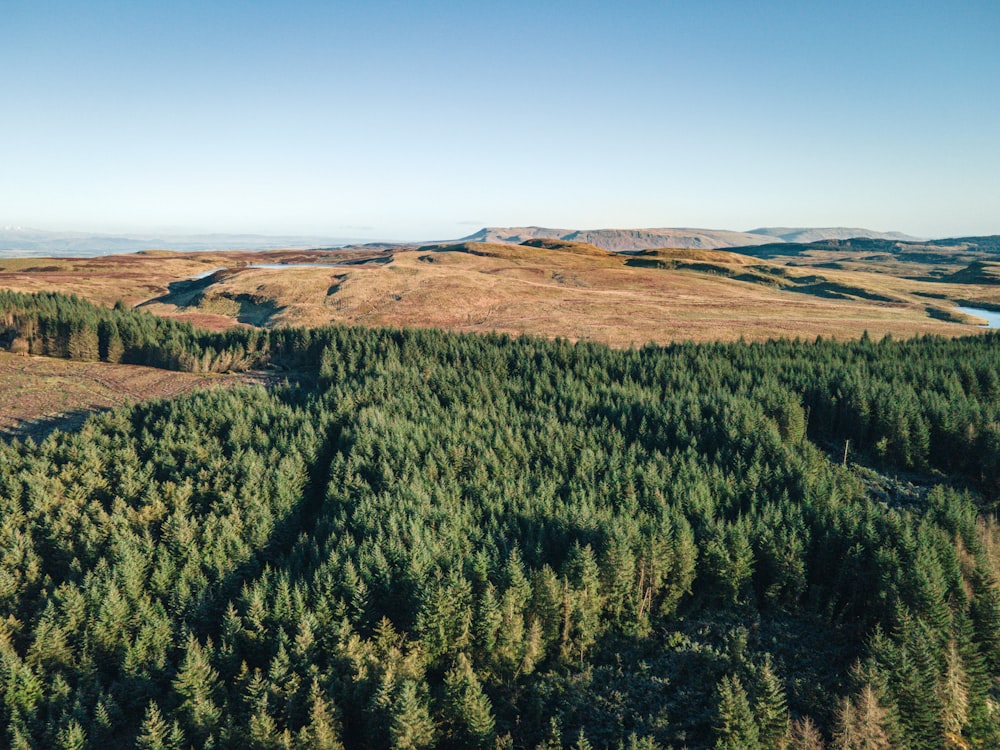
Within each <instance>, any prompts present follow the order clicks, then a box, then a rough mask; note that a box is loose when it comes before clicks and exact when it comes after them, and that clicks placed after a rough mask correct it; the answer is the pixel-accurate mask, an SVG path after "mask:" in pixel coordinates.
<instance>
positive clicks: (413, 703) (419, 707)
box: [389, 680, 435, 750]
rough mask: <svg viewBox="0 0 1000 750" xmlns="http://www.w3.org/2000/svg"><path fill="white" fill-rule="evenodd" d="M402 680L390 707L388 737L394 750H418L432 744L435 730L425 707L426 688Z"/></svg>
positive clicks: (410, 681)
mask: <svg viewBox="0 0 1000 750" xmlns="http://www.w3.org/2000/svg"><path fill="white" fill-rule="evenodd" d="M421 687H422V686H418V685H417V683H416V682H414V681H413V680H404V681H403V682H402V684H401V685H400V686H399V690H398V693H397V695H396V699H395V701H393V705H392V718H391V720H390V724H389V737H390V739H391V742H392V747H393V749H394V750H419V749H420V748H425V747H430V746H431V745H432V744H434V735H435V728H434V722H433V721H432V720H431V715H430V711H429V710H428V707H427V691H426V688H423V689H421Z"/></svg>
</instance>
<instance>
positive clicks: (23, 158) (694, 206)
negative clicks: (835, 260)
mask: <svg viewBox="0 0 1000 750" xmlns="http://www.w3.org/2000/svg"><path fill="white" fill-rule="evenodd" d="M2 16H3V18H2V21H0V70H2V71H3V73H2V74H0V81H2V90H3V110H4V116H3V117H2V118H0V144H2V146H0V154H2V161H3V170H2V176H0V225H11V226H26V227H35V228H41V229H50V230H69V229H74V230H83V231H107V232H138V231H155V232H253V233H267V234H299V235H323V236H336V237H351V238H373V239H376V238H378V239H430V238H448V237H457V236H461V235H464V234H468V233H470V232H472V231H475V230H476V229H478V228H479V227H481V226H485V225H508V226H509V225H513V226H523V225H526V224H539V225H544V226H556V227H575V228H596V227H641V226H646V227H649V226H694V227H715V228H723V229H734V230H747V229H752V228H754V227H759V226H769V225H770V226H773V225H779V226H858V227H861V226H864V227H870V228H872V229H877V230H898V231H902V232H907V233H909V234H911V235H917V236H921V237H942V236H956V235H973V234H990V233H995V232H998V231H1000V226H998V223H997V206H998V205H1000V177H998V175H1000V148H998V147H997V141H996V134H997V133H998V132H1000V99H998V97H997V96H996V82H997V81H998V80H1000V53H998V52H997V50H998V49H1000V38H998V37H1000V5H998V4H997V3H995V2H993V1H992V0H984V1H982V2H976V1H968V2H959V3H944V2H921V3H912V2H902V1H895V2H881V3H877V4H869V3H861V2H844V3H836V4H827V5H816V4H813V3H808V4H803V3H798V2H767V3H759V2H754V3H750V2H706V3H698V4H685V3H663V2H634V3H628V4H625V5H618V4H610V3H593V2H572V3H571V2H545V3H537V2H531V3H528V2H512V3H499V4H478V3H467V2H434V3H429V2H383V1H377V2H364V3H362V2H335V3H326V2H292V3H277V2H252V3H246V2H240V3H237V2H214V3H200V2H199V3H195V2H174V3H169V4H157V5H150V4H145V3H124V2H89V3H79V2H46V3H38V2H26V1H22V0H14V1H13V2H7V3H4V6H3V12H2Z"/></svg>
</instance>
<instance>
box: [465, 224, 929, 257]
mask: <svg viewBox="0 0 1000 750" xmlns="http://www.w3.org/2000/svg"><path fill="white" fill-rule="evenodd" d="M854 237H863V238H868V239H882V240H891V241H912V240H916V238H915V237H910V236H909V235H906V234H902V233H900V232H873V231H872V230H870V229H849V228H845V227H831V228H823V229H810V228H801V227H799V228H794V227H762V228H760V229H754V230H752V231H750V232H733V231H729V230H726V229H690V228H658V229H586V230H580V229H556V228H552V227H483V228H482V229H480V230H479V231H478V232H476V233H474V234H470V235H469V236H468V237H462V238H461V239H460V240H458V241H459V242H502V243H509V244H521V243H523V242H525V241H527V240H533V239H541V238H545V239H557V240H568V241H571V242H586V243H589V244H591V245H596V246H597V247H600V248H603V249H605V250H612V251H614V252H635V251H638V250H651V249H655V248H663V247H673V248H694V249H701V250H724V249H727V248H732V247H752V246H754V245H765V244H773V243H775V242H796V243H803V242H814V241H817V240H827V239H833V240H844V239H850V238H854Z"/></svg>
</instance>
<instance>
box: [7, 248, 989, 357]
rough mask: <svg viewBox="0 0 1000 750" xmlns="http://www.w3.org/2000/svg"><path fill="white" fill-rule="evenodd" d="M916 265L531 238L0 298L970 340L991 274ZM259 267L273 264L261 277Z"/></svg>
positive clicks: (136, 259) (48, 274)
mask: <svg viewBox="0 0 1000 750" xmlns="http://www.w3.org/2000/svg"><path fill="white" fill-rule="evenodd" d="M931 259H932V260H933V262H934V263H935V264H936V265H934V266H933V268H932V267H931V266H930V265H928V264H927V263H925V262H924V261H927V260H928V259H927V258H925V257H923V256H921V257H920V258H918V259H917V260H913V261H905V260H900V259H899V258H895V257H887V258H881V257H879V256H876V255H874V254H872V253H871V252H870V251H868V250H864V251H855V250H851V249H849V248H848V249H846V250H842V249H839V248H838V249H836V252H834V251H833V250H831V251H825V250H824V251H822V252H820V251H813V250H809V251H808V252H806V253H799V254H797V255H794V256H788V257H782V258H777V257H770V256H769V257H752V256H750V255H745V254H740V253H737V252H729V251H721V250H691V249H686V250H677V249H660V250H647V251H642V252H637V253H629V254H624V253H613V252H609V251H606V250H602V249H600V248H598V247H596V246H594V245H590V244H586V243H579V242H569V241H564V240H546V239H535V240H530V241H529V242H527V243H526V244H524V245H511V244H499V243H490V242H465V243H460V244H454V245H433V246H427V247H422V248H419V249H414V248H403V249H392V250H384V249H360V250H358V249H355V250H350V251H343V250H342V251H337V250H321V251H270V252H263V253H257V252H243V253H240V252H218V253H175V252H154V253H137V254H134V255H122V256H105V257H100V258H89V259H88V258H85V259H38V258H32V259H19V260H0V287H7V288H11V289H17V290H20V291H38V290H43V289H44V290H51V291H61V292H68V293H75V294H78V295H80V296H82V297H84V298H87V299H89V300H92V301H94V302H97V303H99V304H105V305H112V304H114V302H115V301H116V300H118V299H122V300H124V301H125V302H127V303H128V304H130V305H138V306H140V307H142V308H143V309H145V310H148V311H149V312H152V313H154V314H157V315H162V316H167V317H174V318H179V319H182V320H188V321H190V322H192V323H194V324H195V325H198V326H201V327H204V328H209V329H215V330H219V329H223V328H226V327H229V326H233V325H252V326H263V327H275V326H319V325H325V324H329V323H339V324H345V325H362V326H400V327H436V328H445V329H448V330H453V331H466V332H485V331H499V332H505V333H510V334H515V335H516V334H534V335H539V336H547V337H554V336H561V337H564V338H568V339H571V340H590V341H600V342H605V343H608V344H610V345H612V346H630V345H641V344H645V343H648V342H654V343H669V342H672V341H685V340H694V341H719V340H722V341H730V340H735V339H739V338H745V339H748V340H760V339H767V338H779V337H805V338H813V337H815V336H823V337H833V338H841V339H843V338H854V337H858V336H861V335H862V334H863V333H864V332H865V331H867V332H868V333H869V334H870V335H872V336H874V337H882V336H885V335H887V334H891V335H892V336H895V337H908V336H913V335H919V334H925V333H932V334H941V335H946V336H948V335H950V336H956V335H967V334H971V333H976V332H979V331H981V330H982V329H981V328H979V327H978V326H977V325H976V322H977V321H974V320H973V319H971V318H968V317H966V316H963V315H961V314H958V313H956V312H954V307H955V306H956V304H960V303H965V304H972V305H976V304H982V305H984V306H988V305H990V304H1000V285H997V284H996V283H991V282H992V281H993V277H992V275H991V274H990V273H988V272H987V271H992V269H986V270H985V271H984V270H982V269H977V270H976V273H972V272H966V273H963V272H962V269H963V268H966V266H967V264H968V262H969V259H968V257H965V256H964V255H963V256H956V257H955V258H954V259H949V258H947V257H946V258H944V260H942V259H941V256H939V255H934V256H932V258H931ZM918 261H919V262H918ZM946 261H948V262H946ZM272 264H279V265H280V267H278V268H274V267H260V266H264V265H272ZM932 272H933V273H932ZM935 274H936V276H935Z"/></svg>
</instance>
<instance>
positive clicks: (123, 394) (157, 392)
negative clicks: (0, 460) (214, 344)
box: [0, 351, 255, 441]
mask: <svg viewBox="0 0 1000 750" xmlns="http://www.w3.org/2000/svg"><path fill="white" fill-rule="evenodd" d="M249 382H255V379H254V377H253V376H250V375H196V374H192V373H186V372H172V371H169V370H158V369H156V368H153V367H139V366H137V365H113V364H108V363H106V362H73V361H70V360H65V359H51V358H49V357H24V356H18V355H14V354H8V353H7V352H3V351H0V437H3V438H12V437H14V438H20V439H24V438H27V437H31V438H32V439H34V440H35V441H39V440H41V439H43V438H44V437H45V436H46V435H48V434H49V433H50V432H52V430H54V429H63V430H66V429H72V428H75V427H78V426H79V425H80V424H81V423H82V422H83V421H84V420H85V419H86V418H87V417H88V416H90V415H91V414H92V413H94V412H97V411H103V410H105V409H111V408H114V407H116V406H124V405H126V404H132V403H136V402H138V401H147V400H151V399H160V398H170V397H172V396H179V395H181V394H182V393H187V392H188V391H191V390H194V389H196V388H218V387H231V386H233V385H238V384H243V383H249Z"/></svg>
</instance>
